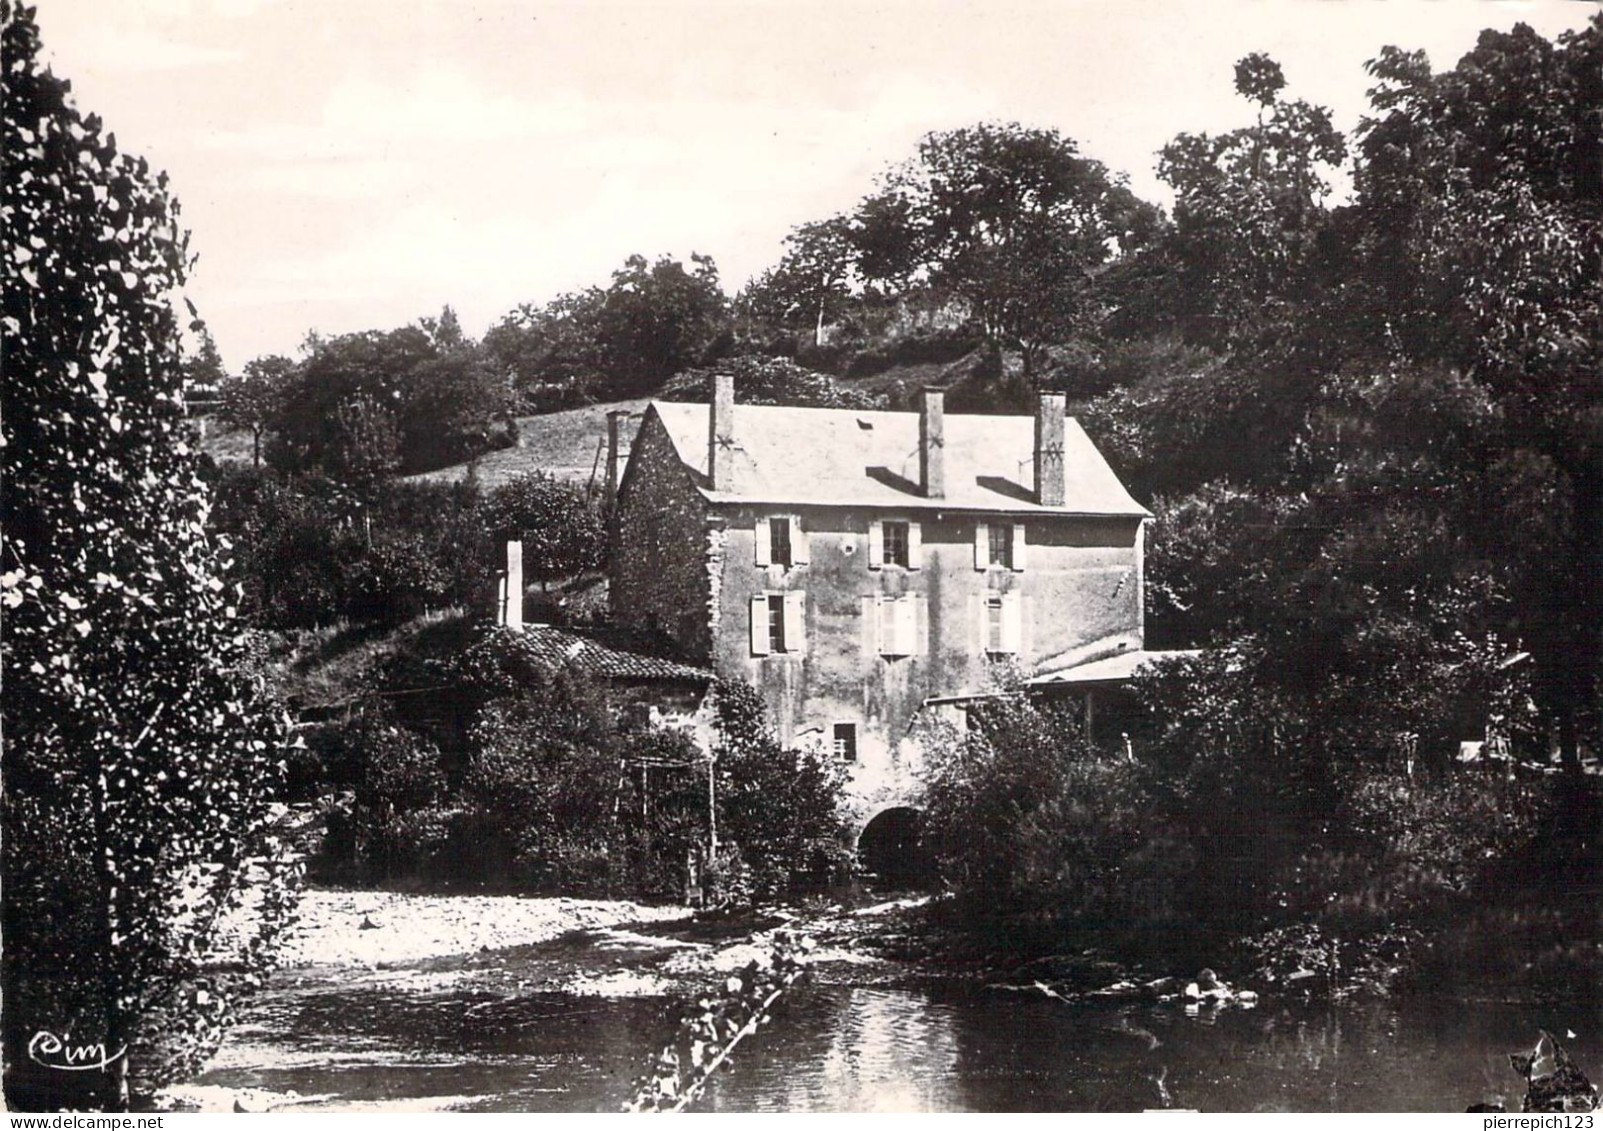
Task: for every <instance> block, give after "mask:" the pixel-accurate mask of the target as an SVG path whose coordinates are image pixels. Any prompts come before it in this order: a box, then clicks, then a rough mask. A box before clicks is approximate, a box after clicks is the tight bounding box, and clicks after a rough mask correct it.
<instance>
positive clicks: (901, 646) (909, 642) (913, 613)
mask: <svg viewBox="0 0 1603 1131" xmlns="http://www.w3.org/2000/svg"><path fill="white" fill-rule="evenodd" d="M917 651H918V602H917V601H915V600H914V599H913V595H912V594H911V593H909V594H908V595H907V596H905V597H899V598H897V601H896V654H897V655H899V656H911V655H913V653H915V652H917Z"/></svg>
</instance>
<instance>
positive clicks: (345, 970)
mask: <svg viewBox="0 0 1603 1131" xmlns="http://www.w3.org/2000/svg"><path fill="white" fill-rule="evenodd" d="M924 902H926V901H925V900H924V899H921V898H913V899H900V900H889V901H884V902H881V903H877V904H873V905H870V906H865V907H858V908H847V907H843V906H841V905H839V904H822V903H820V904H817V905H815V906H813V907H812V908H811V909H809V910H808V911H806V912H803V911H800V910H797V909H782V908H768V909H762V910H748V911H741V912H708V913H697V912H696V911H695V910H694V909H692V908H689V907H683V906H673V905H669V906H663V905H649V904H639V903H634V902H631V901H625V900H582V899H568V898H526V897H520V896H434V895H414V894H409V893H399V892H384V891H370V890H343V889H311V890H308V891H307V892H305V893H304V894H303V896H302V900H301V904H300V911H299V922H298V924H297V928H296V930H295V932H294V934H293V935H292V937H291V940H290V942H289V944H288V945H287V947H286V950H285V952H284V954H283V957H282V962H281V967H280V969H279V970H278V971H277V972H276V973H275V974H274V976H273V978H272V979H271V981H270V983H269V985H268V987H267V988H266V989H265V990H264V991H263V992H262V993H261V994H260V995H259V996H258V998H257V999H255V1000H254V1001H253V1002H251V1003H249V1005H248V1006H247V1007H246V1009H245V1011H244V1015H243V1020H242V1023H241V1024H240V1025H239V1026H238V1027H237V1028H236V1029H235V1030H234V1031H233V1032H232V1033H231V1034H230V1035H229V1036H228V1038H227V1039H226V1040H225V1042H224V1044H223V1046H222V1048H221V1049H220V1050H219V1051H218V1053H217V1055H216V1056H215V1057H214V1058H213V1060H212V1062H211V1064H210V1066H209V1067H208V1070H207V1073H206V1074H205V1075H204V1076H202V1077H201V1078H200V1079H199V1080H197V1081H194V1082H191V1083H187V1084H183V1085H178V1086H175V1087H172V1088H169V1089H167V1090H166V1091H165V1092H164V1093H163V1094H162V1095H161V1096H160V1097H159V1104H160V1106H162V1107H164V1108H167V1109H168V1110H183V1111H203V1112H229V1111H384V1110H450V1109H454V1108H459V1107H463V1106H465V1105H467V1106H470V1105H471V1104H472V1103H473V1102H474V1097H472V1096H462V1095H457V1094H454V1093H449V1094H447V1093H445V1092H443V1091H442V1092H439V1093H436V1094H431V1095H429V1096H427V1097H423V1096H414V1097H412V1098H411V1099H408V1100H405V1101H396V1100H392V1099H390V1098H379V1097H371V1096H362V1095H357V1094H352V1093H349V1092H345V1093H330V1092H327V1091H325V1090H323V1089H322V1088H318V1087H315V1085H314V1086H312V1087H301V1086H300V1082H301V1081H306V1082H308V1083H309V1082H311V1081H313V1080H317V1079H322V1078H324V1077H325V1075H326V1073H327V1072H328V1071H329V1070H330V1069H331V1068H337V1070H338V1071H340V1072H344V1073H346V1074H351V1073H355V1074H358V1075H359V1074H361V1073H363V1072H383V1071H388V1070H390V1068H391V1067H393V1066H395V1065H397V1064H415V1065H416V1066H417V1067H418V1068H419V1069H425V1068H429V1067H434V1068H436V1069H441V1070H443V1069H445V1068H446V1065H445V1064H444V1063H442V1064H439V1065H430V1064H427V1063H423V1062H419V1060H418V1058H417V1057H416V1056H414V1055H411V1054H405V1055H399V1054H393V1053H391V1052H390V1051H388V1050H385V1049H383V1048H378V1047H374V1039H373V1034H372V1033H370V1032H367V1031H364V1029H363V1028H362V1027H361V1025H360V1024H359V1023H356V1022H355V1021H354V1019H355V1018H356V1017H357V1016H358V1015H359V1014H360V1013H361V1012H362V1010H364V1009H373V1008H378V1009H382V1010H402V1011H408V1012H409V1011H412V1010H423V1011H429V1010H434V1009H437V1008H441V1007H442V1003H446V1002H465V1003H467V1004H466V1005H465V1006H464V1008H465V1010H466V1011H468V1012H469V1013H471V1014H472V1015H473V1016H475V1017H479V1018H485V1019H491V1018H493V1017H495V1016H496V1015H498V1014H501V1013H513V1014H516V1013H518V1012H519V1011H520V1010H526V1009H529V1008H534V1007H536V1006H535V1005H534V1004H531V1003H550V1002H556V1001H559V1000H560V1001H563V1002H568V1003H574V1002H580V1001H591V1002H601V1001H615V1002H632V1001H638V1002H666V1001H667V1000H669V999H671V998H673V997H676V996H684V995H687V994H695V993H699V992H704V991H705V990H706V989H707V987H709V986H710V985H712V984H714V983H718V982H721V980H722V979H723V978H726V977H727V976H728V975H730V974H733V973H735V972H736V971H739V970H740V969H742V968H743V967H745V966H746V965H747V964H748V963H751V962H754V961H755V962H759V963H761V962H765V961H766V960H767V958H768V956H769V955H770V954H771V953H772V951H773V947H774V944H775V942H776V936H778V935H779V934H781V933H789V934H794V935H805V936H807V937H809V938H811V939H813V940H814V942H815V944H816V945H815V946H814V947H813V949H812V951H811V952H810V954H809V965H810V966H811V968H812V969H813V970H814V972H815V978H816V979H817V980H818V981H820V982H823V983H833V984H837V985H847V984H852V985H877V984H891V983H894V982H897V981H900V980H902V979H904V978H906V977H908V976H910V975H913V974H914V973H915V970H914V968H913V967H912V966H910V965H903V964H901V963H899V962H896V961H894V960H891V959H888V958H885V957H882V956H880V955H878V954H876V953H875V951H876V950H877V949H879V948H878V945H877V944H878V941H879V940H880V939H882V938H883V939H886V940H890V941H891V942H893V943H894V941H895V940H897V939H901V938H904V937H906V932H907V929H908V925H909V922H910V917H911V916H914V915H916V914H917V913H918V911H919V910H920V908H921V907H922V905H923V904H924ZM569 1011H571V1009H565V1012H569ZM581 1012H582V1010H581ZM314 1016H315V1017H318V1018H326V1019H327V1022H328V1023H329V1024H331V1025H332V1026H334V1027H336V1028H338V1027H343V1024H342V1018H344V1017H346V1016H349V1017H350V1018H352V1019H353V1022H352V1027H351V1030H350V1034H349V1039H350V1041H351V1042H352V1044H353V1045H354V1046H357V1047H359V1048H360V1051H353V1049H352V1048H351V1047H346V1046H344V1045H341V1044H333V1043H331V1044H329V1045H328V1047H321V1046H320V1045H318V1044H317V1043H316V1042H307V1041H306V1040H303V1039H301V1038H300V1037H298V1036H297V1037H296V1038H295V1039H293V1040H288V1039H286V1034H290V1033H296V1032H297V1031H298V1030H299V1029H300V1027H301V1026H302V1025H303V1024H306V1023H307V1021H308V1019H310V1018H312V1017H314ZM451 1020H452V1021H458V1020H459V1019H456V1018H453V1019H451ZM655 1028H657V1026H653V1029H655ZM661 1030H662V1036H663V1037H664V1038H666V1036H667V1035H668V1034H669V1033H671V1031H672V1026H671V1025H670V1024H667V1023H666V1022H665V1023H664V1024H662V1025H661ZM642 1063H643V1061H642ZM343 1066H349V1067H343ZM631 1070H633V1069H631ZM445 1075H447V1076H449V1073H448V1072H446V1073H445ZM397 1105H400V1106H397Z"/></svg>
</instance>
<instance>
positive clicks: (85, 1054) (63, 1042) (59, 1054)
mask: <svg viewBox="0 0 1603 1131" xmlns="http://www.w3.org/2000/svg"><path fill="white" fill-rule="evenodd" d="M127 1051H128V1046H127V1045H124V1046H123V1047H122V1048H120V1049H118V1050H117V1051H116V1052H114V1053H108V1052H106V1046H105V1045H104V1044H92V1045H75V1044H73V1043H72V1042H71V1041H69V1040H67V1038H65V1037H58V1036H56V1035H55V1034H54V1033H52V1032H50V1031H49V1030H48V1029H41V1030H39V1032H37V1033H35V1034H34V1035H33V1040H31V1041H29V1042H28V1059H29V1060H31V1061H33V1062H34V1063H35V1064H42V1065H44V1066H45V1067H46V1068H54V1069H56V1070H57V1071H60V1072H97V1071H103V1070H105V1069H107V1068H109V1067H111V1066H112V1065H113V1064H116V1063H117V1061H118V1060H120V1059H121V1058H122V1054H123V1053H125V1052H127Z"/></svg>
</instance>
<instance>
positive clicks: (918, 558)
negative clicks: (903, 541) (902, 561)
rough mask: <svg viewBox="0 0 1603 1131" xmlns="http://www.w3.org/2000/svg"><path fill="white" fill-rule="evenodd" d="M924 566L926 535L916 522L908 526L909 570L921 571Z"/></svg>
mask: <svg viewBox="0 0 1603 1131" xmlns="http://www.w3.org/2000/svg"><path fill="white" fill-rule="evenodd" d="M923 565H924V535H923V534H922V533H921V532H920V530H919V525H918V523H916V522H910V523H908V524H907V568H908V569H920V568H922V567H923Z"/></svg>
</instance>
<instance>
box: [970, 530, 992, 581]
mask: <svg viewBox="0 0 1603 1131" xmlns="http://www.w3.org/2000/svg"><path fill="white" fill-rule="evenodd" d="M990 564H991V528H990V527H989V526H987V525H986V524H985V523H983V522H976V523H975V524H974V568H975V569H978V570H984V569H987V568H989V566H990Z"/></svg>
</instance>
